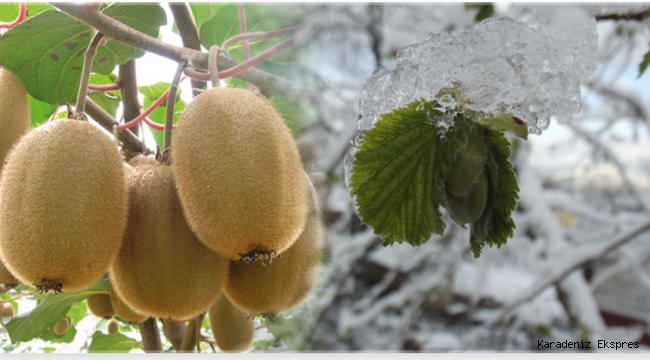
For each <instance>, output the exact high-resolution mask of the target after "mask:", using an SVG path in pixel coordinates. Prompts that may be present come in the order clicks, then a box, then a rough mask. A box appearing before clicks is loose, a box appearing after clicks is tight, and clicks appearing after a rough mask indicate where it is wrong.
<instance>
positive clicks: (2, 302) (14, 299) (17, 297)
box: [0, 290, 38, 304]
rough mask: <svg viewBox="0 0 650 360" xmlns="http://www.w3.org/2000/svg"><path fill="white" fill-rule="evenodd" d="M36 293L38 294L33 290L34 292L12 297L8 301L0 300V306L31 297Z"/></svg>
mask: <svg viewBox="0 0 650 360" xmlns="http://www.w3.org/2000/svg"><path fill="white" fill-rule="evenodd" d="M37 292H38V290H34V291H30V292H28V293H24V294H20V295H18V296H16V297H13V298H11V299H9V300H0V304H6V303H8V302H10V301H16V300H18V299H20V298H21V297H23V296H28V295H33V294H36V293H37Z"/></svg>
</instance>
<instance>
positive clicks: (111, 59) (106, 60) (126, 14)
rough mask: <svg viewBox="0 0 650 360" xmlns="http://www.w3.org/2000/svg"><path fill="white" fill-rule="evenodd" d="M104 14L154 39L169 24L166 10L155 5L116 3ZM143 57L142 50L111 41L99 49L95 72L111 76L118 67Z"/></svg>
mask: <svg viewBox="0 0 650 360" xmlns="http://www.w3.org/2000/svg"><path fill="white" fill-rule="evenodd" d="M102 13H103V14H104V15H107V16H110V17H112V18H113V19H115V20H117V21H119V22H121V23H123V24H124V25H127V26H129V27H132V28H134V29H136V30H138V31H140V32H143V33H145V34H147V35H149V36H152V37H154V38H157V37H158V32H159V30H160V26H162V25H165V24H167V15H165V10H164V9H163V8H162V7H160V5H158V4H154V3H151V4H130V3H114V4H113V5H111V6H108V7H106V8H105V9H104V10H102ZM143 55H144V51H142V50H137V49H135V48H132V47H130V46H128V45H124V44H122V43H120V42H118V41H115V40H109V41H108V42H107V43H106V45H104V46H100V47H99V48H98V49H97V55H95V58H94V59H93V71H94V72H96V73H99V74H109V73H111V72H112V71H113V69H115V66H116V65H122V64H125V63H126V62H128V61H129V60H131V59H136V58H139V57H142V56H143Z"/></svg>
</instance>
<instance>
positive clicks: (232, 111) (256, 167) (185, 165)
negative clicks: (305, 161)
mask: <svg viewBox="0 0 650 360" xmlns="http://www.w3.org/2000/svg"><path fill="white" fill-rule="evenodd" d="M172 166H173V168H174V174H175V176H176V186H177V188H178V193H179V196H180V198H181V201H182V204H183V210H184V211H185V215H186V217H187V220H188V222H189V223H190V226H191V227H192V229H193V230H194V231H195V232H196V234H197V236H198V237H199V239H200V240H201V241H202V242H203V243H204V244H206V246H208V247H209V248H211V249H213V250H215V251H217V252H219V253H222V254H224V255H226V256H227V257H229V258H230V259H231V260H239V259H241V258H242V257H243V256H244V255H245V254H280V253H282V252H283V251H284V250H286V249H288V248H289V247H290V246H291V244H293V242H294V241H295V240H296V239H297V238H298V235H300V232H301V231H302V227H303V224H304V223H305V219H306V216H307V204H306V203H305V198H306V197H307V187H306V186H305V182H304V180H303V174H302V167H301V163H300V156H299V155H298V150H297V148H296V144H295V142H294V141H293V138H292V137H291V134H290V133H289V130H288V128H287V127H286V125H285V124H284V122H283V121H282V118H281V117H280V115H279V114H278V113H277V111H276V110H275V109H274V108H273V106H272V105H271V104H270V103H269V102H268V101H267V100H265V99H263V98H261V97H259V96H256V95H254V94H253V93H252V92H250V91H248V90H244V89H235V88H220V87H218V88H212V89H210V90H207V91H204V92H203V93H201V94H200V95H199V96H197V97H196V98H194V100H192V102H190V103H189V104H188V105H187V107H186V108H185V110H184V111H183V113H182V115H181V119H180V121H179V123H178V127H177V128H176V135H175V138H174V148H173V163H172Z"/></svg>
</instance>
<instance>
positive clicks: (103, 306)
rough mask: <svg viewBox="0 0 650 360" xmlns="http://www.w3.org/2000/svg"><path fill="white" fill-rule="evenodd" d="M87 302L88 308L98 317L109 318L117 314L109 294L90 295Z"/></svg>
mask: <svg viewBox="0 0 650 360" xmlns="http://www.w3.org/2000/svg"><path fill="white" fill-rule="evenodd" d="M86 302H87V303H88V310H90V312H91V313H93V315H95V316H97V317H100V318H109V317H112V316H115V310H114V309H113V305H111V296H110V295H108V294H93V295H90V296H89V297H88V298H87V299H86Z"/></svg>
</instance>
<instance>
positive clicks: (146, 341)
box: [138, 317, 163, 353]
mask: <svg viewBox="0 0 650 360" xmlns="http://www.w3.org/2000/svg"><path fill="white" fill-rule="evenodd" d="M138 327H139V328H140V334H141V335H142V344H143V345H144V351H145V352H148V353H151V352H163V348H162V341H161V340H160V330H158V322H157V321H156V318H154V317H150V318H149V319H147V320H145V321H144V322H142V323H140V324H138Z"/></svg>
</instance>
